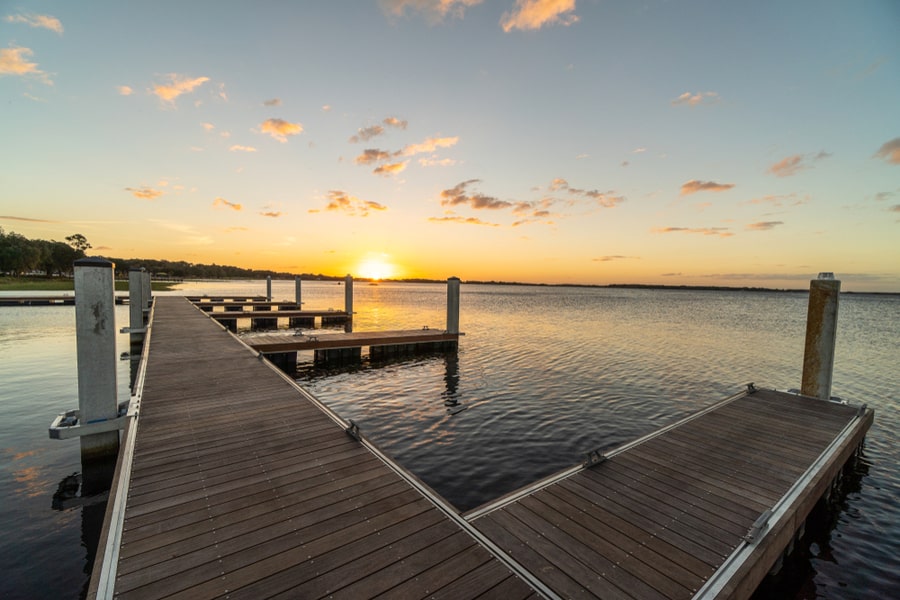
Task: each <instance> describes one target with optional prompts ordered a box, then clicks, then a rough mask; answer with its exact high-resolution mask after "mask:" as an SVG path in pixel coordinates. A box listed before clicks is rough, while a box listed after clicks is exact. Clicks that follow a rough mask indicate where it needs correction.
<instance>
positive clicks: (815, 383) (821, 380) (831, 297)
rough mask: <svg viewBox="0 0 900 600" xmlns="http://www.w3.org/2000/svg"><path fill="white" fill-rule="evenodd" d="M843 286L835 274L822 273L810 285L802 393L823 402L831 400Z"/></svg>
mask: <svg viewBox="0 0 900 600" xmlns="http://www.w3.org/2000/svg"><path fill="white" fill-rule="evenodd" d="M840 292H841V282H840V281H839V280H837V279H835V278H834V274H832V273H819V277H818V278H817V279H813V280H812V281H810V282H809V308H808V311H807V315H806V347H805V350H804V353H803V380H802V382H801V384H800V393H801V394H803V395H804V396H813V397H816V398H820V399H822V400H829V399H830V398H831V379H832V376H833V374H834V346H835V341H836V337H837V335H836V334H837V316H838V297H839V296H840Z"/></svg>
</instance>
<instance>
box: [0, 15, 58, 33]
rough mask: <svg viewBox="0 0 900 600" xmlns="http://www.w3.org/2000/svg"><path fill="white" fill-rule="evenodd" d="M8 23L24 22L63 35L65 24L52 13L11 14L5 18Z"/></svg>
mask: <svg viewBox="0 0 900 600" xmlns="http://www.w3.org/2000/svg"><path fill="white" fill-rule="evenodd" d="M4 20H5V21H6V22H7V23H24V24H26V25H30V26H31V27H39V28H42V29H49V30H50V31H55V32H56V33H58V34H60V35H62V32H63V25H62V23H61V22H60V20H59V19H57V18H56V17H51V16H50V15H9V16H7V17H6V18H5V19H4Z"/></svg>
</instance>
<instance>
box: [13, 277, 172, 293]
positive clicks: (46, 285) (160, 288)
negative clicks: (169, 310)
mask: <svg viewBox="0 0 900 600" xmlns="http://www.w3.org/2000/svg"><path fill="white" fill-rule="evenodd" d="M176 285H178V284H177V283H172V282H168V281H152V282H151V283H150V287H151V289H152V290H153V291H155V292H165V291H168V290H171V289H172V287H173V286H176ZM74 290H75V282H74V281H73V280H72V279H68V278H65V277H46V278H45V277H2V276H0V291H3V292H35V291H41V292H72V291H74ZM116 291H117V292H127V291H128V282H127V281H116Z"/></svg>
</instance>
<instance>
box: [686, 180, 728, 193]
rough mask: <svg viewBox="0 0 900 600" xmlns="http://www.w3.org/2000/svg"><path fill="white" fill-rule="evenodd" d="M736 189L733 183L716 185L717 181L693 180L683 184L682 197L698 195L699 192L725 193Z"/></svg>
mask: <svg viewBox="0 0 900 600" xmlns="http://www.w3.org/2000/svg"><path fill="white" fill-rule="evenodd" d="M733 187H734V184H733V183H716V182H715V181H700V180H699V179H691V180H690V181H688V182H685V183H683V184H681V195H682V196H687V195H689V194H696V193H697V192H724V191H726V190H730V189H731V188H733Z"/></svg>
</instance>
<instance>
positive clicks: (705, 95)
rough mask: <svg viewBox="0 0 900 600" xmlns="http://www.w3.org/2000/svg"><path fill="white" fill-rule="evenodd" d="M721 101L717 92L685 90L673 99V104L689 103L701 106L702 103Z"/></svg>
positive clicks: (688, 104) (689, 104)
mask: <svg viewBox="0 0 900 600" xmlns="http://www.w3.org/2000/svg"><path fill="white" fill-rule="evenodd" d="M718 101H719V94H717V93H716V92H697V93H692V92H685V93H683V94H681V95H680V96H678V97H677V98H675V99H674V100H672V105H673V106H678V105H681V104H683V105H687V106H699V105H701V104H713V103H715V102H718Z"/></svg>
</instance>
